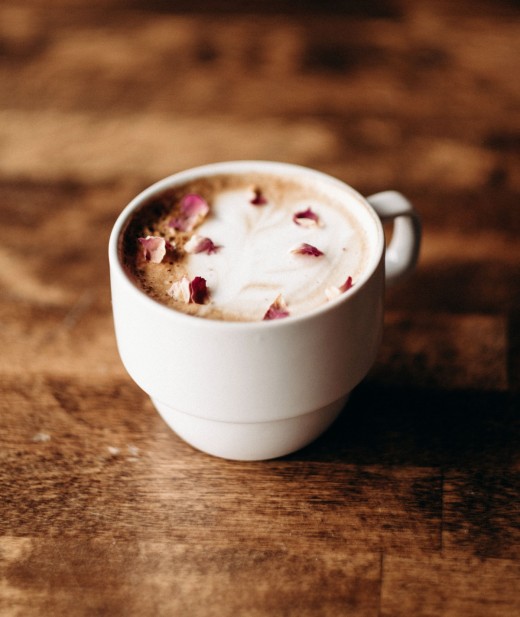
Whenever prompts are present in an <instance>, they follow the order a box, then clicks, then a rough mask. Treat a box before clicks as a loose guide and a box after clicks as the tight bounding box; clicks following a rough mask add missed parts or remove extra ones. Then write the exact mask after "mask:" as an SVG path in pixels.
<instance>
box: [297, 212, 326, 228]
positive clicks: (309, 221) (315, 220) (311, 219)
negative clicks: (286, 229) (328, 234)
mask: <svg viewBox="0 0 520 617" xmlns="http://www.w3.org/2000/svg"><path fill="white" fill-rule="evenodd" d="M292 220H293V221H294V222H295V223H296V225H301V226H302V227H316V226H317V225H321V221H320V217H319V216H318V215H317V214H316V213H315V212H313V211H312V210H311V208H307V210H302V211H301V212H296V213H295V214H294V215H293V219H292Z"/></svg>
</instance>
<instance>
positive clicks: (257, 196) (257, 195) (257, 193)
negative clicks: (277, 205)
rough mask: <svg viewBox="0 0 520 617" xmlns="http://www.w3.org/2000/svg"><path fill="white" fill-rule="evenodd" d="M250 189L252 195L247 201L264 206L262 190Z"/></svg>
mask: <svg viewBox="0 0 520 617" xmlns="http://www.w3.org/2000/svg"><path fill="white" fill-rule="evenodd" d="M251 190H252V193H253V196H252V198H251V199H250V200H249V203H250V204H252V205H253V206H265V204H266V203H267V199H266V198H265V197H264V196H263V194H262V191H261V190H260V189H257V188H253V189H251Z"/></svg>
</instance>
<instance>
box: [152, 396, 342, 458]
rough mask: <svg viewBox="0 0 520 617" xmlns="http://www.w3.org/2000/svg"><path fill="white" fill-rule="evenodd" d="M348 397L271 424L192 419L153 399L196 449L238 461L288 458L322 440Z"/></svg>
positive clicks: (165, 416) (156, 406) (166, 418)
mask: <svg viewBox="0 0 520 617" xmlns="http://www.w3.org/2000/svg"><path fill="white" fill-rule="evenodd" d="M347 400H348V395H346V396H344V397H342V398H341V399H339V400H337V401H335V402H334V403H331V404H330V405H326V406H325V407H320V409H316V410H315V411H311V412H310V413H306V414H304V415H301V416H295V417H293V418H286V419H284V420H274V421H270V422H247V423H246V422H219V421H216V420H207V419H205V418H199V417H198V416H192V415H189V414H186V413H183V412H180V411H178V410H177V409H174V408H173V407H169V406H168V405H165V404H164V403H160V402H159V401H157V400H154V399H152V403H153V404H154V406H155V408H156V409H157V411H158V412H159V414H160V415H161V416H162V418H163V419H164V421H165V422H166V424H168V426H170V428H171V429H173V431H174V432H175V433H177V435H178V436H179V437H181V438H182V439H183V440H184V441H186V442H187V443H189V444H190V445H191V446H193V447H194V448H196V449H198V450H201V451H202V452H205V453H206V454H211V455H212V456H217V457H220V458H225V459H230V460H235V461H261V460H267V459H272V458H278V457H280V456H285V455H286V454H290V453H291V452H295V451H296V450H299V449H300V448H303V447H304V446H306V445H308V444H309V443H311V442H312V441H314V440H315V439H316V438H317V437H319V436H320V435H321V434H322V433H323V432H324V431H325V430H326V429H327V428H328V427H329V426H330V425H331V424H332V423H333V422H334V420H335V419H336V418H337V416H338V415H339V413H340V411H341V410H342V409H343V407H344V405H345V403H346V402H347Z"/></svg>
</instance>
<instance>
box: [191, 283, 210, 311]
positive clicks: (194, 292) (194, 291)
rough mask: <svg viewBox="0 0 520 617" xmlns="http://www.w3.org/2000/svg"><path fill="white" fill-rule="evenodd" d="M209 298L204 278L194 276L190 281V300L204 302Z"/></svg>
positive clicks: (198, 302)
mask: <svg viewBox="0 0 520 617" xmlns="http://www.w3.org/2000/svg"><path fill="white" fill-rule="evenodd" d="M208 300H209V290H208V287H207V285H206V279H205V278H202V276H196V277H195V278H194V279H193V280H192V281H191V283H190V302H194V303H195V304H206V302H207V301H208Z"/></svg>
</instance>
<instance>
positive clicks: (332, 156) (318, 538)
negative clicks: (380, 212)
mask: <svg viewBox="0 0 520 617" xmlns="http://www.w3.org/2000/svg"><path fill="white" fill-rule="evenodd" d="M519 57H520V8H519V6H518V3H516V2H513V1H510V2H507V1H505V0H474V1H471V2H470V1H469V0H460V1H457V2H454V1H453V2H452V1H450V0H436V1H428V0H377V1H374V2H370V1H367V2H364V1H362V0H356V1H352V2H348V1H343V2H341V1H336V2H333V1H332V0H328V1H322V2H291V1H290V0H280V1H279V2H274V1H269V0H264V1H261V0H252V1H250V2H246V1H245V0H238V1H236V2H231V1H228V2H225V1H224V0H207V1H206V2H188V1H184V0H180V1H177V2H175V1H173V0H172V1H171V2H168V1H167V0H150V1H145V0H128V1H123V0H91V1H90V2H87V1H86V0H51V1H44V0H23V1H20V0H2V2H1V4H0V348H1V353H0V446H1V447H0V615H2V616H4V615H5V616H9V617H11V616H19V615H20V616H21V615H23V616H24V617H30V616H33V615H45V616H46V615H53V616H54V615H56V616H62V615H67V616H70V615H85V616H86V615H88V616H91V615H125V616H134V615H135V616H141V615H154V616H156V615H157V616H162V615H164V616H166V615H168V616H169V615H175V616H184V615H186V616H194V617H199V616H204V617H210V616H215V617H226V616H231V615H233V616H235V615H247V616H249V615H251V616H255V617H256V616H264V615H274V616H277V615H283V616H295V617H296V616H297V617H304V616H318V615H320V616H322V615H327V616H328V615H330V616H339V615H349V616H351V615H352V616H358V615H359V616H370V617H372V616H374V617H375V616H379V617H400V616H405V615H413V616H414V617H418V616H423V615H424V616H437V615H445V616H449V617H460V616H466V615H467V616H471V617H479V616H482V617H491V616H500V617H513V615H518V614H519V613H520V593H519V591H518V581H519V575H520V565H519V558H520V516H519V492H520V491H519V458H518V445H519V440H518V436H519V432H518V401H519V398H518V389H519V384H520V351H519V349H520V247H519V231H520V216H519V212H520V210H519V206H520V204H519V194H520V167H519V165H518V160H519V159H518V154H519V143H520V138H519V134H520V131H519V129H520V113H519V103H520V80H519V79H518V73H519V70H518V69H519V65H518V58H519ZM238 158H253V159H254V158H258V159H273V160H282V161H288V162H294V163H300V164H304V165H308V166H312V167H315V168H317V169H320V170H322V171H325V172H328V173H331V174H334V175H336V176H338V177H340V178H342V179H344V180H345V181H347V182H348V183H350V184H352V185H353V186H355V187H356V188H358V189H359V190H360V191H361V192H363V193H365V194H369V193H373V192H377V191H379V190H383V189H387V188H395V189H399V190H401V191H403V192H404V193H405V194H406V195H408V196H409V197H410V199H412V200H413V202H414V204H415V205H416V207H417V209H418V210H419V211H420V213H421V214H422V217H423V221H424V232H425V235H424V246H423V252H422V257H421V261H420V265H419V269H418V271H417V274H416V275H415V277H414V278H413V279H412V280H411V281H410V282H409V283H406V284H405V285H402V286H400V287H397V288H395V289H392V290H391V291H389V293H388V297H387V319H386V321H387V324H386V335H385V340H384V343H383V347H382V350H381V354H380V357H379V360H378V362H377V365H376V366H375V367H374V370H373V372H372V373H371V375H370V376H369V378H367V380H365V382H364V383H363V384H362V385H361V386H360V387H359V388H358V389H357V391H356V392H355V394H354V395H353V397H352V400H351V403H350V404H349V406H348V407H347V409H346V411H345V414H344V415H343V417H342V418H341V419H340V420H339V421H338V422H337V424H336V425H335V426H334V427H333V428H332V429H331V430H330V431H329V432H328V433H327V434H325V435H324V436H323V437H322V438H321V439H319V440H318V441H317V442H316V443H314V444H313V445H311V446H309V447H308V448H306V449H305V450H303V451H301V452H298V453H296V454H294V455H292V456H290V457H286V458H284V459H280V460H276V461H270V462H264V463H248V464H246V463H231V462H227V461H222V460H217V459H213V458H210V457H207V456H205V455H203V454H200V453H198V452H196V451H194V450H192V449H191V448H190V447H189V446H187V445H186V444H184V443H183V442H182V441H180V440H179V439H178V438H177V437H176V436H175V435H174V434H173V433H172V432H171V431H170V430H169V429H167V428H166V427H165V425H164V424H163V422H162V421H161V420H160V418H159V417H158V415H157V414H156V413H155V412H154V411H153V409H152V407H151V404H150V403H149V401H148V400H147V397H146V396H145V395H144V394H143V393H142V392H141V391H140V390H139V389H138V388H137V386H135V385H134V384H133V382H132V381H131V380H130V378H129V377H128V376H127V374H126V373H125V371H124V369H123V368H122V366H121V364H120V362H119V358H118V355H117V351H116V348H115V341H114V335H113V329H112V318H111V312H110V310H111V308H110V296H109V289H108V268H107V258H106V245H107V240H108V235H109V233H110V229H111V226H112V224H113V222H114V220H115V218H116V216H117V214H118V213H119V211H120V210H121V209H122V208H123V206H124V205H125V204H126V203H127V202H128V201H129V200H130V198H131V197H133V196H134V194H136V193H137V192H138V191H139V190H141V189H142V188H144V187H145V186H146V185H148V184H150V183H151V182H153V181H155V180H157V179H159V178H161V177H162V176H165V175H168V174H170V173H173V172H175V171H178V170H181V169H184V168H187V167H190V166H193V165H198V164H202V163H206V162H212V161H216V160H226V159H238Z"/></svg>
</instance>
